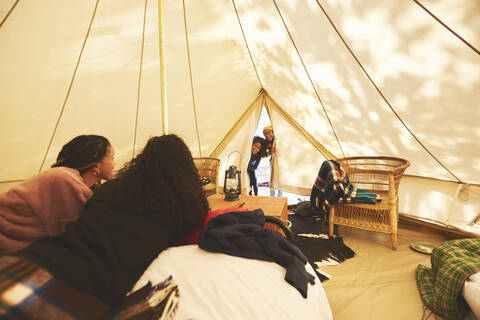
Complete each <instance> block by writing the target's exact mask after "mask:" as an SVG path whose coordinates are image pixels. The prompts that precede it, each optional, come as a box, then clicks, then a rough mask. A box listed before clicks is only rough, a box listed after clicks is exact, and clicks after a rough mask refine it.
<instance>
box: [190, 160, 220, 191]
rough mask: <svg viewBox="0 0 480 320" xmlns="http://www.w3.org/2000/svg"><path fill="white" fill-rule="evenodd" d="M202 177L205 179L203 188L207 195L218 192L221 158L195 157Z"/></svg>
mask: <svg viewBox="0 0 480 320" xmlns="http://www.w3.org/2000/svg"><path fill="white" fill-rule="evenodd" d="M193 162H194V163H195V166H196V167H197V170H198V174H199V175H200V178H201V179H202V180H203V181H205V184H204V186H203V189H204V190H205V193H206V195H207V196H210V195H212V194H215V193H217V186H218V170H219V168H220V159H217V158H193Z"/></svg>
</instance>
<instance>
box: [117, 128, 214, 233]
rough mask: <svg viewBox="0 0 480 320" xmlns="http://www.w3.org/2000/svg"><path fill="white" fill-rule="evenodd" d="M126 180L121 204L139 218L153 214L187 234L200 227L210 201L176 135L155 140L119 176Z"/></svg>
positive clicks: (189, 156)
mask: <svg viewBox="0 0 480 320" xmlns="http://www.w3.org/2000/svg"><path fill="white" fill-rule="evenodd" d="M117 178H118V179H119V180H123V184H124V188H123V191H122V192H121V193H123V194H122V195H121V197H119V199H121V200H120V201H121V204H119V205H122V206H123V207H127V208H128V209H130V211H132V212H135V213H136V214H139V215H151V216H152V217H154V219H157V218H159V219H161V220H162V221H165V222H166V223H168V222H170V225H171V226H172V227H173V228H175V230H174V231H176V233H177V234H178V235H184V234H186V233H188V232H190V231H191V230H192V229H195V228H199V227H200V226H201V225H202V223H203V220H204V218H205V216H206V214H207V212H208V209H209V207H208V201H207V198H206V196H205V192H204V190H203V189H202V185H201V181H200V176H199V174H198V171H197V168H196V167H195V164H194V162H193V158H192V154H191V152H190V150H189V149H188V147H187V145H186V144H185V142H184V141H183V140H182V139H181V138H180V137H178V136H176V135H174V134H169V135H163V136H157V137H152V138H150V139H149V140H148V142H147V144H146V145H145V148H144V149H143V151H142V153H140V154H139V155H137V157H136V158H134V159H132V160H131V161H129V162H127V163H126V164H125V165H124V166H123V167H122V169H120V170H119V172H118V173H117Z"/></svg>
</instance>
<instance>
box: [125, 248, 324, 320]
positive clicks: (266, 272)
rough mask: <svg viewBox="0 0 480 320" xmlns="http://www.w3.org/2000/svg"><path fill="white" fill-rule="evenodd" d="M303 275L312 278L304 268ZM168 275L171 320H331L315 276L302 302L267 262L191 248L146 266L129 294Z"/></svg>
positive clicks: (173, 250) (280, 271)
mask: <svg viewBox="0 0 480 320" xmlns="http://www.w3.org/2000/svg"><path fill="white" fill-rule="evenodd" d="M307 271H308V272H309V273H310V274H312V275H314V276H315V272H314V271H313V269H312V267H311V266H310V265H309V264H307ZM169 275H173V278H174V279H175V281H176V282H177V284H178V287H179V290H180V300H179V305H178V310H177V313H176V315H175V319H180V320H181V319H208V320H213V319H222V320H224V319H239V320H240V319H241V320H246V319H302V320H307V319H332V311H331V309H330V305H329V303H328V300H327V296H326V294H325V290H324V289H323V286H322V284H321V282H320V280H319V279H318V278H317V277H316V276H315V285H310V284H309V287H308V297H307V298H306V299H304V298H303V297H302V296H301V294H300V293H299V292H298V291H297V289H295V288H294V287H292V286H291V285H289V284H288V283H287V282H285V280H284V277H285V268H283V267H281V266H280V265H278V264H276V263H273V262H266V261H259V260H253V259H245V258H239V257H234V256H229V255H226V254H220V253H210V252H206V251H203V250H202V249H200V248H199V247H198V246H197V245H189V246H182V247H174V248H170V249H168V250H166V251H164V252H162V253H161V254H160V255H159V256H158V257H157V258H156V259H155V260H154V261H153V262H152V264H151V265H150V266H149V267H148V269H147V270H146V271H145V273H144V274H143V276H142V277H141V278H140V279H139V281H138V282H137V283H136V285H135V287H134V289H133V290H137V289H139V288H141V287H142V286H143V285H145V284H146V283H147V282H148V281H151V282H152V284H156V283H158V282H159V281H162V280H164V279H165V278H166V277H168V276H169Z"/></svg>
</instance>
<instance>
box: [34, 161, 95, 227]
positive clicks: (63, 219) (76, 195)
mask: <svg viewBox="0 0 480 320" xmlns="http://www.w3.org/2000/svg"><path fill="white" fill-rule="evenodd" d="M92 194H93V192H92V190H90V188H89V187H88V186H87V185H86V184H84V183H83V180H82V178H81V177H80V175H79V174H78V173H76V172H74V171H73V170H70V169H66V168H62V169H59V170H54V171H52V172H50V173H49V174H47V175H45V176H43V177H41V178H40V179H38V180H37V181H34V182H32V185H31V186H30V190H29V191H28V193H27V195H28V202H29V204H30V206H31V207H32V209H33V211H34V212H35V214H36V215H37V217H38V218H39V220H40V221H41V222H42V224H43V225H44V227H45V230H46V231H47V233H48V234H49V235H51V236H54V235H58V234H60V233H63V232H64V231H65V226H66V225H67V223H69V222H71V221H75V220H76V219H77V217H78V213H79V212H80V211H81V210H82V208H83V206H84V204H85V202H87V200H88V199H89V198H90V197H91V196H92Z"/></svg>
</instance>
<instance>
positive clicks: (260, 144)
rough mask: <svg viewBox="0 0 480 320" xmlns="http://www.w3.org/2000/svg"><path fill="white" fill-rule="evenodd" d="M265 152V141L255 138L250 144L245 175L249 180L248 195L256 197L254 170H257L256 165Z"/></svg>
mask: <svg viewBox="0 0 480 320" xmlns="http://www.w3.org/2000/svg"><path fill="white" fill-rule="evenodd" d="M265 152H266V143H265V139H264V138H262V137H259V136H255V137H254V138H253V142H252V152H251V155H250V161H249V162H248V167H247V173H248V177H249V179H250V188H251V190H250V192H249V193H248V194H249V195H252V193H253V194H254V195H256V196H257V195H258V186H257V177H256V175H255V170H256V169H257V168H258V164H259V163H260V160H261V159H262V156H263V154H264V153H265Z"/></svg>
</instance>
